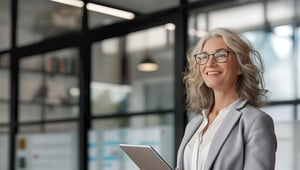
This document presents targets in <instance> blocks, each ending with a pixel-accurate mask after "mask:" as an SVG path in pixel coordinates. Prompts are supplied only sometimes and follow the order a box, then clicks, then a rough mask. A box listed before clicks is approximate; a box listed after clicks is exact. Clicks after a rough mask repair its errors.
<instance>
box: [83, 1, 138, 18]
mask: <svg viewBox="0 0 300 170" xmlns="http://www.w3.org/2000/svg"><path fill="white" fill-rule="evenodd" d="M86 7H87V9H88V10H90V11H95V12H99V13H103V14H107V15H112V16H115V17H119V18H123V19H133V18H134V17H135V15H134V13H132V12H128V11H124V10H119V9H115V8H110V7H107V6H103V5H98V4H94V3H88V4H87V6H86Z"/></svg>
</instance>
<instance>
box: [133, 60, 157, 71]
mask: <svg viewBox="0 0 300 170" xmlns="http://www.w3.org/2000/svg"><path fill="white" fill-rule="evenodd" d="M137 69H138V70H139V71H144V72H153V71H157V70H158V64H157V63H155V62H154V61H153V60H152V59H151V58H150V57H149V56H146V57H145V58H144V60H143V61H142V62H140V63H139V64H138V65H137Z"/></svg>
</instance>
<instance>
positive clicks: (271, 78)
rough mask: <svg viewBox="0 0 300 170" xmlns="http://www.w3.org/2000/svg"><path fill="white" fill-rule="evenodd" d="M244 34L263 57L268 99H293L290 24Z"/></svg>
mask: <svg viewBox="0 0 300 170" xmlns="http://www.w3.org/2000/svg"><path fill="white" fill-rule="evenodd" d="M244 35H245V36H246V37H247V38H248V39H249V40H250V41H251V43H252V45H253V46H254V47H255V48H256V49H257V50H258V51H259V52H260V54H261V56H262V58H263V62H264V65H265V73H264V76H265V83H266V88H267V89H268V90H269V91H270V97H269V100H272V101H274V100H290V99H295V98H296V94H297V93H296V87H295V81H296V80H295V79H294V78H295V77H296V73H295V71H294V69H295V68H294V65H293V63H294V62H295V61H294V57H293V39H292V36H293V28H292V26H290V25H284V26H278V27H273V28H272V29H271V31H269V32H266V31H249V32H246V33H244ZM282 87H284V88H282Z"/></svg>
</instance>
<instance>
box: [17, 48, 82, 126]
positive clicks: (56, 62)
mask: <svg viewBox="0 0 300 170" xmlns="http://www.w3.org/2000/svg"><path fill="white" fill-rule="evenodd" d="M78 55H79V54H78V50H77V49H75V48H69V49H63V50H59V51H53V52H49V53H46V54H42V55H36V56H30V57H27V58H23V59H22V60H21V62H20V70H21V73H20V86H19V87H20V100H19V102H20V108H19V115H20V116H19V118H20V121H21V122H28V121H29V122H30V121H44V120H57V119H68V118H77V117H78V112H79V104H78V99H79V88H78Z"/></svg>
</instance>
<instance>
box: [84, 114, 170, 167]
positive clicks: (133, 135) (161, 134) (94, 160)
mask: <svg viewBox="0 0 300 170" xmlns="http://www.w3.org/2000/svg"><path fill="white" fill-rule="evenodd" d="M92 127H93V128H92V130H90V131H89V145H88V147H89V148H88V150H89V170H94V169H95V168H96V167H98V168H96V169H97V170H138V168H137V167H136V165H135V164H134V163H133V162H132V160H130V159H129V158H128V157H126V155H125V154H124V153H123V152H122V150H121V149H120V148H119V144H121V143H127V144H140V145H151V146H153V147H154V148H155V149H156V151H157V152H158V153H160V154H161V155H162V157H163V158H164V159H165V160H166V161H167V162H168V164H170V165H171V166H173V165H174V157H175V156H174V154H175V152H174V140H173V139H174V114H173V113H165V114H163V115H148V116H134V117H131V118H118V119H113V118H112V119H105V120H95V121H93V122H92ZM99 150H101V151H102V152H99ZM109 158H110V159H109Z"/></svg>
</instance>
